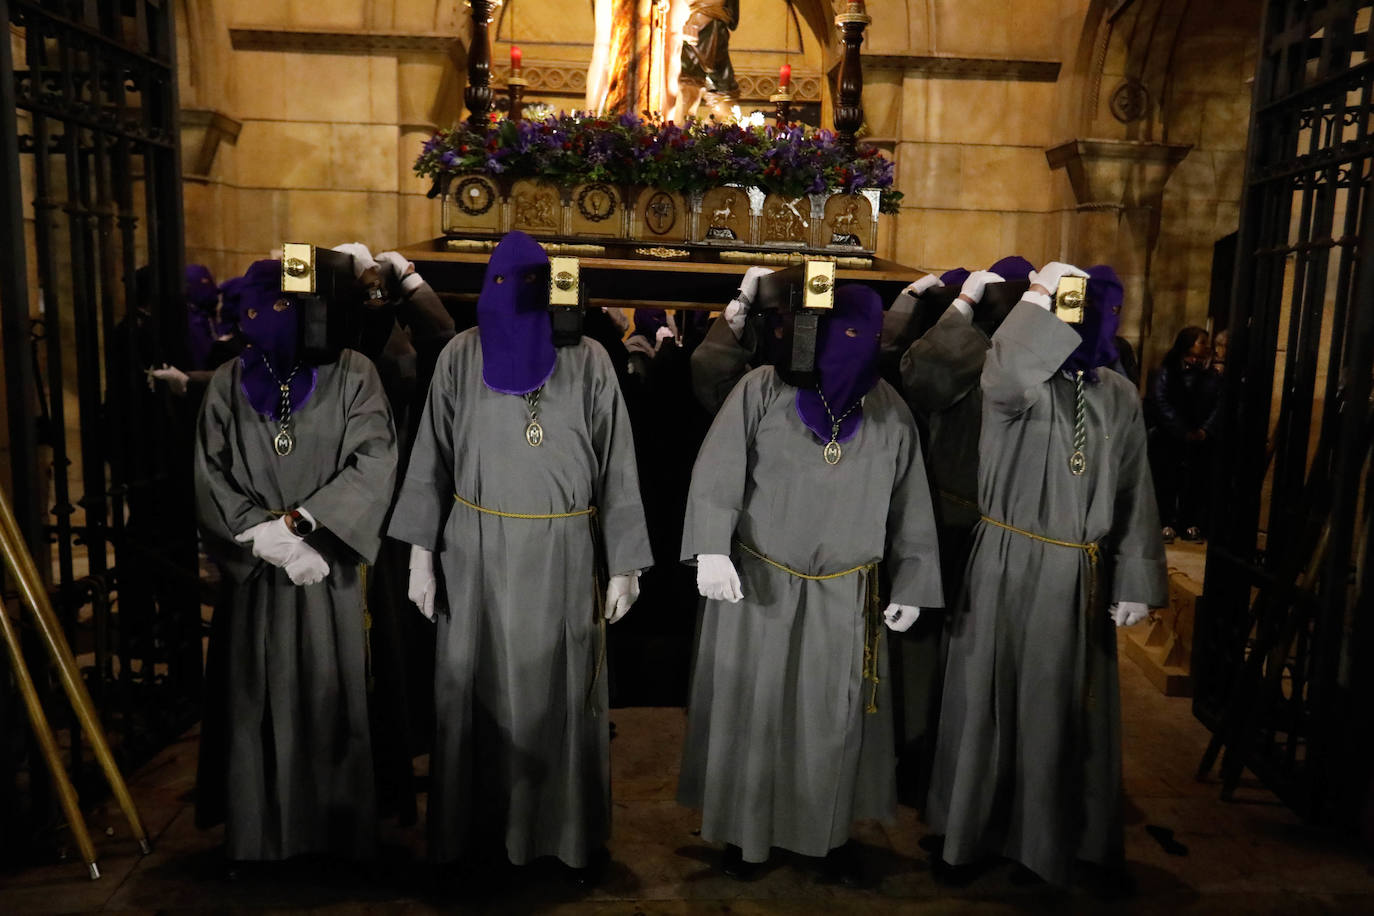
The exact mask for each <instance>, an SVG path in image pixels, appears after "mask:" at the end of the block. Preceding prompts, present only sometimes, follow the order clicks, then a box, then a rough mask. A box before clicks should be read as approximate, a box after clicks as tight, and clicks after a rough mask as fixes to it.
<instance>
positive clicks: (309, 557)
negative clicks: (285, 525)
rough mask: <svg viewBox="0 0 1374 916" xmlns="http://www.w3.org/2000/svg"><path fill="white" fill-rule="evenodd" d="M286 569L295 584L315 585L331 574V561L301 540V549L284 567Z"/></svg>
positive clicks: (288, 576)
mask: <svg viewBox="0 0 1374 916" xmlns="http://www.w3.org/2000/svg"><path fill="white" fill-rule="evenodd" d="M282 569H284V570H286V575H287V578H289V579H290V580H291V582H292V584H293V585H314V584H315V583H316V582H321V581H323V580H324V577H325V576H327V575H329V563H328V561H326V560H325V558H324V557H322V556H321V555H320V552H319V551H318V550H316V549H315V548H314V547H311V546H310V545H309V544H307V543H305V542H304V541H302V542H301V549H300V550H299V551H298V552H297V553H296V554H295V555H294V556H292V558H291V559H290V560H288V561H287V563H286V565H285V566H283V567H282Z"/></svg>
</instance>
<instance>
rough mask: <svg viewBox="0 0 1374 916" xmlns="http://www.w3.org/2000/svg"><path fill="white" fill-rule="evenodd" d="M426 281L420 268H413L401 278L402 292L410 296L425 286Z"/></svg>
mask: <svg viewBox="0 0 1374 916" xmlns="http://www.w3.org/2000/svg"><path fill="white" fill-rule="evenodd" d="M424 282H425V278H424V277H422V276H420V272H419V271H418V270H412V271H411V272H410V273H408V274H406V275H405V276H404V277H402V278H401V292H403V293H405V294H406V295H407V296H408V295H410V294H411V293H413V292H415V291H416V290H417V289H419V288H420V287H421V286H423V285H424Z"/></svg>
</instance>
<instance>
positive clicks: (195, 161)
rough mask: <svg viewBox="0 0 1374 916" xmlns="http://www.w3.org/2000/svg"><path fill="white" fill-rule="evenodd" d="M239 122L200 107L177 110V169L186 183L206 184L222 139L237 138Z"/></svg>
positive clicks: (223, 114) (241, 127) (239, 129)
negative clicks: (179, 159) (179, 166)
mask: <svg viewBox="0 0 1374 916" xmlns="http://www.w3.org/2000/svg"><path fill="white" fill-rule="evenodd" d="M242 129H243V122H242V121H236V120H234V119H233V118H231V117H229V116H228V115H227V114H225V113H224V112H221V111H213V110H210V109H204V108H183V109H181V170H182V177H183V178H186V179H187V180H188V181H208V180H209V178H210V168H211V166H213V165H214V164H215V154H216V153H218V152H219V145H220V143H222V142H223V141H225V140H228V141H229V142H230V143H233V142H235V141H236V140H238V138H239V131H241V130H242Z"/></svg>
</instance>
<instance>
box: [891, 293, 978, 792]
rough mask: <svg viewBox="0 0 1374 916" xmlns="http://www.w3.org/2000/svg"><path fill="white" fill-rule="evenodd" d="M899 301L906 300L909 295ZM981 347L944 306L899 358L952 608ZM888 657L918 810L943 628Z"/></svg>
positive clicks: (920, 631)
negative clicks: (921, 433) (921, 438)
mask: <svg viewBox="0 0 1374 916" xmlns="http://www.w3.org/2000/svg"><path fill="white" fill-rule="evenodd" d="M900 299H905V300H907V302H912V301H913V300H912V299H911V297H910V296H901V297H899V300H900ZM896 309H897V305H894V306H893V310H894V311H895V310H896ZM988 345H989V341H988V337H987V335H986V334H984V333H983V332H982V331H981V330H979V329H978V328H977V327H975V326H974V324H973V322H972V321H970V320H969V319H968V318H965V317H964V316H963V315H961V314H959V313H958V312H957V311H956V310H954V309H953V308H952V307H951V308H950V309H948V310H946V311H945V313H944V314H943V315H942V316H941V317H940V320H939V321H938V322H936V324H935V326H934V327H932V328H931V329H930V330H928V331H926V333H925V334H923V335H922V336H921V338H920V339H919V340H917V341H915V342H914V343H912V344H911V346H910V348H909V349H908V350H907V351H906V352H905V353H903V354H902V356H901V377H902V389H903V391H904V393H905V394H906V399H907V403H908V404H909V405H910V406H911V410H912V413H914V414H915V415H916V416H917V418H918V419H920V420H921V421H922V422H923V423H924V424H925V432H926V445H927V448H926V459H927V460H926V470H927V472H928V473H929V474H930V485H931V491H932V492H931V495H932V496H933V498H934V502H935V516H936V519H937V521H938V522H939V530H940V568H941V572H942V573H943V578H944V585H945V598H946V601H948V603H949V604H950V606H951V607H953V606H955V605H956V604H957V602H958V600H959V593H960V592H961V591H962V588H963V581H964V567H965V565H966V564H967V563H968V551H969V543H970V540H971V537H972V535H973V527H974V525H975V524H977V522H978V510H977V508H976V506H977V501H978V431H979V429H980V428H981V426H982V422H983V418H982V409H983V393H982V391H981V390H980V389H979V387H978V379H979V378H980V376H981V375H982V374H983V361H984V359H985V358H986V357H987V350H988ZM932 623H937V624H938V623H940V621H932ZM923 624H925V625H923ZM893 654H894V656H895V659H896V661H895V663H894V666H893V667H894V669H895V670H896V672H897V673H898V675H899V676H900V679H901V683H900V686H899V688H898V689H899V691H900V699H901V702H900V704H898V706H899V712H900V717H899V719H898V722H897V730H898V741H899V742H900V749H901V753H902V755H903V767H902V774H903V775H902V785H901V786H900V789H901V792H902V799H903V801H907V800H910V801H911V802H912V803H913V804H916V805H920V804H922V803H923V802H924V799H925V793H926V791H927V790H928V789H929V782H930V764H931V760H932V758H933V755H934V749H935V748H934V741H935V734H936V722H937V721H938V716H939V711H940V706H939V704H940V679H941V677H942V675H943V674H944V668H945V632H944V628H943V626H932V625H930V624H927V623H926V622H925V621H922V622H921V623H918V624H917V625H916V626H915V627H913V628H912V629H911V630H909V631H907V632H906V633H903V634H901V635H900V636H894V637H893Z"/></svg>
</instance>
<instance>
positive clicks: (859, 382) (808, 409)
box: [797, 283, 883, 442]
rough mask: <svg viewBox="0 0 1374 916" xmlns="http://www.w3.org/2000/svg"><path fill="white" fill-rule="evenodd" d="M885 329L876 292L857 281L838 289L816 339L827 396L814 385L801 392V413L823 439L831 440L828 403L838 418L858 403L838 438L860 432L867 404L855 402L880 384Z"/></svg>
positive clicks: (848, 437) (844, 421) (798, 411)
mask: <svg viewBox="0 0 1374 916" xmlns="http://www.w3.org/2000/svg"><path fill="white" fill-rule="evenodd" d="M882 330H883V301H882V299H880V298H879V297H878V294H877V293H875V292H874V291H873V290H871V289H869V288H868V287H867V286H862V285H860V284H857V283H851V284H846V285H844V286H841V287H839V288H838V289H836V290H835V308H834V309H833V310H832V312H831V313H830V315H829V316H827V317H826V318H825V319H824V320H823V321H822V324H821V329H820V335H819V337H818V339H817V341H816V368H817V370H818V372H819V374H820V379H821V381H820V390H821V391H823V392H824V393H825V401H824V402H822V401H821V396H820V394H818V393H817V392H815V391H812V390H810V389H807V388H802V389H800V390H798V391H797V416H799V417H801V421H802V422H803V423H805V424H806V428H807V429H809V430H811V431H812V432H813V433H815V434H816V435H817V436H819V437H820V439H821V441H822V442H829V441H830V415H829V414H828V413H827V412H826V409H825V405H826V404H827V403H828V404H829V405H830V411H831V412H832V413H834V415H835V417H836V418H838V417H840V416H841V415H842V414H843V413H844V412H845V411H847V410H849V409H850V408H851V407H853V408H854V410H853V412H852V413H850V414H849V416H847V417H845V418H844V420H843V421H841V422H840V436H839V441H841V442H848V441H849V440H850V439H852V438H854V435H855V434H856V433H857V432H858V431H859V425H860V423H861V422H862V420H863V408H862V407H857V406H855V405H857V404H858V403H859V401H860V400H861V399H862V398H863V396H864V395H866V394H868V392H869V391H871V390H872V389H873V386H874V385H876V384H877V383H878V343H879V341H878V338H879V336H880V335H881V334H882Z"/></svg>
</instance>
